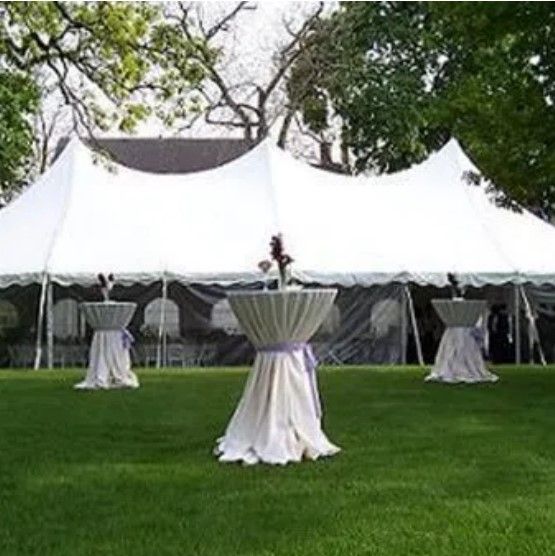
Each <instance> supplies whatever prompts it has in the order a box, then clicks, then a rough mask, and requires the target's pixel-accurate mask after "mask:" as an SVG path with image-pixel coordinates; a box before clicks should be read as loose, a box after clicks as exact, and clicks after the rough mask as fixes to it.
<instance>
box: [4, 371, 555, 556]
mask: <svg viewBox="0 0 555 556" xmlns="http://www.w3.org/2000/svg"><path fill="white" fill-rule="evenodd" d="M499 374H500V375H501V382H500V383H498V384H496V385H483V386H442V385H434V384H424V383H423V382H422V371H421V370H415V369H412V370H410V369H409V370H407V369H399V368H387V369H385V368H384V369H362V368H360V369H359V368H357V369H353V368H342V369H333V370H331V369H329V370H323V371H321V374H320V382H321V390H322V395H323V401H324V404H325V412H326V413H325V430H326V432H327V433H328V435H329V437H330V439H331V440H332V441H333V442H336V443H337V444H339V445H340V446H341V447H342V448H343V450H344V451H343V452H342V453H341V454H339V455H338V456H336V457H335V458H333V459H329V460H322V461H317V462H310V463H304V464H300V465H290V466H287V467H281V468H273V467H267V466H257V467H251V468H246V467H242V466H240V465H234V464H231V465H230V464H227V465H224V464H220V463H218V462H217V461H216V460H215V459H214V458H213V457H212V455H211V450H212V448H213V445H214V440H215V439H216V437H217V436H219V435H220V434H221V433H222V432H223V430H224V428H225V425H226V423H227V421H228V419H229V417H230V414H231V413H232V411H233V408H234V406H235V403H236V401H237V399H238V396H239V395H240V393H241V389H242V385H243V382H244V380H245V376H246V375H245V373H244V372H241V371H231V370H209V371H167V372H142V373H140V378H141V381H142V388H141V389H140V390H138V391H133V392H131V391H112V392H93V393H90V392H89V393H85V392H74V391H72V389H71V386H72V384H73V383H74V382H75V381H76V380H77V379H78V377H80V376H81V375H80V374H79V373H77V372H72V371H63V372H40V373H32V372H28V373H26V372H20V373H14V372H7V371H6V372H0V554H1V555H2V556H7V555H18V556H19V555H28V554H33V555H41V556H47V555H56V556H58V555H60V556H61V555H64V556H65V555H67V556H83V555H95V556H96V555H104V554H106V555H108V554H109V555H115V556H120V555H129V556H143V555H144V556H147V555H148V556H164V555H208V554H209V555H223V554H226V555H228V554H229V555H260V556H262V555H264V556H270V555H284V556H285V555H287V556H294V555H301V554H302V555H311V556H312V555H324V554H325V555H351V554H353V555H354V554H369V555H374V554H380V555H381V554H387V555H416V554H422V555H436V554H437V555H440V554H441V555H487V556H491V555H495V554H503V555H509V554H510V555H517V554H523V555H524V554H525V555H540V554H546V555H547V554H550V555H551V554H554V553H555V369H553V368H547V369H539V368H532V367H523V368H520V369H514V368H504V369H503V368H502V369H500V370H499Z"/></svg>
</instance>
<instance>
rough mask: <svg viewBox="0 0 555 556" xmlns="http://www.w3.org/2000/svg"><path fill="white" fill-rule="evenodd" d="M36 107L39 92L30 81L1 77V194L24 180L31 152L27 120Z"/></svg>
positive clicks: (14, 76) (4, 74) (15, 76)
mask: <svg viewBox="0 0 555 556" xmlns="http://www.w3.org/2000/svg"><path fill="white" fill-rule="evenodd" d="M38 103H39V92H38V90H37V89H36V87H35V84H34V82H33V81H32V80H29V79H28V78H27V77H26V76H25V75H23V74H18V73H9V72H2V73H0V145H2V147H1V148H0V192H2V191H4V190H6V189H9V188H10V186H11V185H12V184H14V183H16V182H19V181H21V180H22V178H23V175H22V171H23V169H24V167H25V160H26V158H27V156H28V155H29V153H31V152H32V149H33V128H32V126H31V125H30V121H29V116H30V115H31V114H33V113H34V112H35V111H36V109H37V106H38ZM0 201H2V202H4V199H2V198H0Z"/></svg>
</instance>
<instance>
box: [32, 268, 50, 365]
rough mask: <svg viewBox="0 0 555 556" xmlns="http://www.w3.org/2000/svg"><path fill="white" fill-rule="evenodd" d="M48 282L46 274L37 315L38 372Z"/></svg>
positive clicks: (36, 360)
mask: <svg viewBox="0 0 555 556" xmlns="http://www.w3.org/2000/svg"><path fill="white" fill-rule="evenodd" d="M47 281H48V275H47V274H46V272H45V273H44V274H43V275H42V283H41V288H40V297H39V309H38V315H37V340H36V344H35V363H34V365H33V369H35V371H36V370H38V369H39V368H40V360H41V357H42V323H43V320H44V303H45V299H46V283H47Z"/></svg>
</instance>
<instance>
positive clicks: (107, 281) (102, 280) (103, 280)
mask: <svg viewBox="0 0 555 556" xmlns="http://www.w3.org/2000/svg"><path fill="white" fill-rule="evenodd" d="M98 283H99V284H100V291H101V292H102V297H103V298H104V301H110V292H111V291H112V288H113V287H114V284H115V279H114V275H113V274H112V273H111V272H110V274H108V276H106V275H105V274H103V273H102V272H101V273H100V274H99V275H98Z"/></svg>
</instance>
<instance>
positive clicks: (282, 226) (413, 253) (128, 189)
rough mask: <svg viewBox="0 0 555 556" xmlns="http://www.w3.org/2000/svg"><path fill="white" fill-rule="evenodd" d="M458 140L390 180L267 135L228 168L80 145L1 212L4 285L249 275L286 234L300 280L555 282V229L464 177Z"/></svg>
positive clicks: (0, 277) (225, 279)
mask: <svg viewBox="0 0 555 556" xmlns="http://www.w3.org/2000/svg"><path fill="white" fill-rule="evenodd" d="M467 171H474V172H476V171H477V170H476V168H475V167H474V166H473V164H472V163H471V162H470V160H469V159H468V157H467V156H466V155H465V154H464V152H463V151H462V149H461V147H460V146H459V144H458V143H457V141H456V140H454V139H453V140H451V141H450V142H449V143H448V144H447V145H445V146H444V147H443V148H442V149H441V150H440V151H438V152H437V153H435V154H433V155H432V156H430V157H429V158H428V159H427V160H426V161H425V162H423V163H421V164H419V165H416V166H413V167H412V168H410V169H408V170H405V171H402V172H398V173H395V174H390V175H382V176H376V177H367V176H358V177H350V176H343V175H339V174H335V173H330V172H326V171H324V170H320V169H316V168H313V167H311V166H309V165H307V164H304V163H303V162H300V161H297V160H295V159H294V158H292V157H291V156H290V155H288V154H287V153H285V152H283V151H281V150H279V149H278V148H277V147H274V146H273V145H271V144H270V142H269V141H265V142H263V143H261V144H259V145H258V146H257V147H255V148H254V149H252V150H251V151H249V152H248V153H246V154H245V155H243V156H242V157H240V158H238V159H236V160H233V161H231V162H229V163H227V164H225V165H223V166H220V167H218V168H215V169H212V170H207V171H202V172H196V173H190V174H175V175H172V174H152V173H148V172H139V171H136V170H132V169H129V168H126V167H123V166H119V165H112V167H111V168H110V167H108V166H107V165H106V164H105V163H102V162H100V163H98V162H95V155H94V154H93V153H92V151H90V150H89V149H88V147H86V146H85V145H84V144H83V143H82V142H80V141H79V140H78V139H74V140H72V141H71V142H70V143H69V145H68V146H67V147H66V149H65V150H64V152H63V153H62V154H61V156H60V157H59V158H58V159H57V161H56V162H55V163H54V164H53V165H52V167H51V168H49V170H48V171H47V172H46V173H45V174H44V175H42V176H41V177H40V178H39V179H38V181H37V182H36V183H35V184H34V185H33V186H31V187H29V189H28V190H26V191H25V192H24V193H23V194H22V195H21V196H20V197H18V198H17V199H16V200H15V201H14V202H13V203H11V204H10V205H8V207H6V208H5V209H3V210H1V211H0V252H1V253H2V257H1V258H0V285H1V286H7V285H10V284H14V283H17V284H25V283H31V282H40V281H41V280H42V278H43V276H44V275H45V273H46V274H48V275H49V276H50V279H51V280H53V281H55V282H58V283H61V284H69V283H82V284H90V283H92V282H94V281H95V280H96V275H97V274H98V272H113V273H114V274H116V276H117V278H118V280H119V281H122V282H124V283H125V282H128V283H129V282H145V283H146V282H152V281H154V280H159V279H160V278H161V277H162V276H165V277H166V278H167V279H176V280H181V281H187V282H219V283H230V282H250V281H257V280H260V279H261V274H260V273H259V271H258V269H257V263H258V261H260V260H261V259H263V258H267V257H268V251H269V245H268V244H269V240H270V236H271V235H273V234H275V233H277V232H282V233H283V237H284V242H285V246H286V250H287V252H288V253H290V254H291V256H292V257H293V258H294V259H295V262H294V263H293V265H292V267H293V275H294V276H295V277H297V278H299V279H300V280H302V281H308V282H319V283H322V284H332V283H335V284H341V285H345V286H350V285H355V284H361V285H371V284H377V283H385V282H395V281H396V282H415V283H418V284H433V285H437V286H442V285H445V284H446V283H447V279H446V274H447V273H448V272H454V273H456V274H457V276H458V277H459V278H460V279H461V282H463V283H466V284H471V285H475V286H482V285H485V284H501V283H507V282H513V283H521V282H532V283H536V284H542V283H550V284H555V249H554V247H555V228H554V227H552V226H551V225H550V224H547V223H545V222H543V221H542V220H540V219H539V218H537V217H536V216H534V215H533V214H531V213H530V212H528V211H525V210H524V211H522V212H514V211H511V210H509V209H505V208H500V207H497V206H495V204H494V203H493V202H492V201H490V199H489V198H488V195H487V193H486V191H485V187H484V186H472V185H468V183H467V181H466V180H465V178H464V173H465V172H467Z"/></svg>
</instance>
